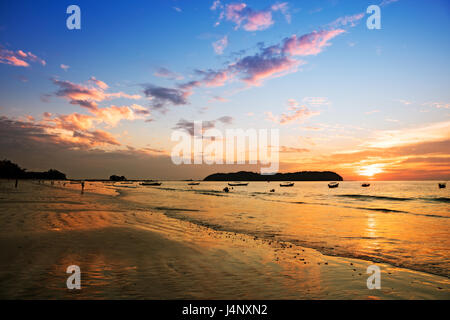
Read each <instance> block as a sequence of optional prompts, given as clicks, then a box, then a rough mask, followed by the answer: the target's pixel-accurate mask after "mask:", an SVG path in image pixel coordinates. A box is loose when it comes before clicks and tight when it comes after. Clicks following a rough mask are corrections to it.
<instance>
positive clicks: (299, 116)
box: [265, 99, 320, 125]
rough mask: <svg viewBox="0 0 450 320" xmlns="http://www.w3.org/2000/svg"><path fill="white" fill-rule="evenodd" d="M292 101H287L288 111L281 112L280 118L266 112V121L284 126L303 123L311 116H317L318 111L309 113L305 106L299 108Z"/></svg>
mask: <svg viewBox="0 0 450 320" xmlns="http://www.w3.org/2000/svg"><path fill="white" fill-rule="evenodd" d="M293 101H295V100H293V99H290V100H288V105H289V108H288V111H289V112H287V113H286V112H283V113H282V114H281V115H280V116H274V115H273V114H272V112H266V113H265V114H266V117H267V120H269V121H272V122H275V123H278V124H281V125H286V124H289V123H292V122H300V123H301V122H303V121H305V120H306V119H309V118H310V117H312V116H316V115H319V114H320V112H319V111H311V110H309V109H308V108H307V107H306V106H299V105H298V104H297V103H293Z"/></svg>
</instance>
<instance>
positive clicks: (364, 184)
mask: <svg viewBox="0 0 450 320" xmlns="http://www.w3.org/2000/svg"><path fill="white" fill-rule="evenodd" d="M361 187H363V188H367V187H370V183H363V184H362V185H361Z"/></svg>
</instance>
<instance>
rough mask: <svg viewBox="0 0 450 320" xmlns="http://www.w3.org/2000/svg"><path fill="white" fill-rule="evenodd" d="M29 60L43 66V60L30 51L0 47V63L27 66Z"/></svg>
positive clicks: (44, 63)
mask: <svg viewBox="0 0 450 320" xmlns="http://www.w3.org/2000/svg"><path fill="white" fill-rule="evenodd" d="M31 62H35V63H39V64H41V65H43V66H45V65H46V64H47V63H46V62H45V60H43V59H41V58H39V57H38V56H36V55H35V54H33V53H31V52H24V51H22V50H17V51H12V50H8V49H4V48H2V47H0V63H4V64H9V65H11V66H15V67H29V66H30V63H31Z"/></svg>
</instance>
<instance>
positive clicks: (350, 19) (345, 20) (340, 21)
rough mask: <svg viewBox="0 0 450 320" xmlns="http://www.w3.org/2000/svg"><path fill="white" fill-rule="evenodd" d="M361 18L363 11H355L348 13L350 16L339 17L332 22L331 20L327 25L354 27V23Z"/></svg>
mask: <svg viewBox="0 0 450 320" xmlns="http://www.w3.org/2000/svg"><path fill="white" fill-rule="evenodd" d="M362 18H364V13H363V12H361V13H357V14H354V15H350V16H344V17H339V18H337V19H336V20H334V21H333V22H331V23H330V24H329V26H332V27H334V28H337V27H340V26H346V25H349V26H351V27H354V26H356V23H357V22H359V21H360V20H361V19H362Z"/></svg>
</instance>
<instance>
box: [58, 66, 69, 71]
mask: <svg viewBox="0 0 450 320" xmlns="http://www.w3.org/2000/svg"><path fill="white" fill-rule="evenodd" d="M59 67H60V68H61V69H63V70H64V71H67V70H69V68H70V66H68V65H66V64H61V65H60V66H59Z"/></svg>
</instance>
